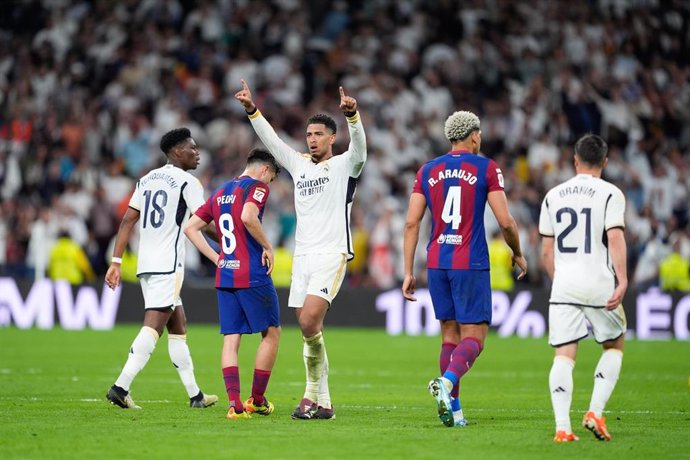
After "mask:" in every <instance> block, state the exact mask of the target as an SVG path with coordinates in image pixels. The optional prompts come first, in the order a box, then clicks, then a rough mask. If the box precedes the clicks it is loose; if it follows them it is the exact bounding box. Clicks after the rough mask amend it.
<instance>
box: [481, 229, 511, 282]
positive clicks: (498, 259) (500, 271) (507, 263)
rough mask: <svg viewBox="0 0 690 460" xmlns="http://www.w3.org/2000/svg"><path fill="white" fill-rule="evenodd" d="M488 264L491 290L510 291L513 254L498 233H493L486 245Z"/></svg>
mask: <svg viewBox="0 0 690 460" xmlns="http://www.w3.org/2000/svg"><path fill="white" fill-rule="evenodd" d="M488 248H489V263H490V264H491V272H490V275H491V289H496V290H499V291H508V292H510V291H512V290H513V285H514V284H515V282H514V281H513V252H512V251H511V250H510V248H509V247H508V245H507V244H506V242H505V241H504V240H503V235H502V234H501V232H500V231H494V232H492V234H491V238H490V239H489V243H488Z"/></svg>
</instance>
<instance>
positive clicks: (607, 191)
mask: <svg viewBox="0 0 690 460" xmlns="http://www.w3.org/2000/svg"><path fill="white" fill-rule="evenodd" d="M624 214H625V197H624V196H623V193H622V192H621V191H620V189H618V187H616V186H615V185H613V184H610V183H609V182H606V181H605V180H603V179H600V178H596V177H593V176H591V175H588V174H578V175H577V176H575V177H573V178H572V179H570V180H567V181H565V182H563V183H562V184H560V185H557V186H556V187H554V188H552V189H551V190H550V191H549V192H548V193H547V194H546V197H545V198H544V201H543V202H542V205H541V214H540V216H539V233H540V234H541V235H543V236H552V237H553V238H554V267H555V271H554V279H553V286H552V288H551V300H550V302H551V303H552V304H553V303H563V304H570V305H580V306H591V307H604V306H606V301H607V300H608V299H609V298H610V297H611V293H612V292H613V290H614V288H615V284H616V281H615V273H614V270H613V263H612V261H611V257H610V255H609V251H608V239H607V235H606V231H607V230H610V229H612V228H616V227H620V228H625V223H624V219H623V215H624Z"/></svg>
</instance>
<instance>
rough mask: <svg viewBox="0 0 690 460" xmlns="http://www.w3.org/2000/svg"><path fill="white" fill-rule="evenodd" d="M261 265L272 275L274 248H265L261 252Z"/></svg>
mask: <svg viewBox="0 0 690 460" xmlns="http://www.w3.org/2000/svg"><path fill="white" fill-rule="evenodd" d="M261 265H263V266H264V267H266V268H267V270H266V274H267V275H270V274H271V272H272V271H273V249H265V248H264V250H263V252H262V253H261Z"/></svg>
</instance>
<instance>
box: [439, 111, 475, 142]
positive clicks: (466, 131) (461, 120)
mask: <svg viewBox="0 0 690 460" xmlns="http://www.w3.org/2000/svg"><path fill="white" fill-rule="evenodd" d="M478 129H479V117H478V116H476V115H475V114H473V113H472V112H468V111H466V110H461V111H458V112H455V113H454V114H453V115H451V116H449V117H448V118H446V124H445V126H444V129H443V131H444V132H445V134H446V139H448V140H449V141H450V142H451V143H453V142H457V141H464V140H465V139H467V136H469V135H470V134H471V133H472V131H476V130H478Z"/></svg>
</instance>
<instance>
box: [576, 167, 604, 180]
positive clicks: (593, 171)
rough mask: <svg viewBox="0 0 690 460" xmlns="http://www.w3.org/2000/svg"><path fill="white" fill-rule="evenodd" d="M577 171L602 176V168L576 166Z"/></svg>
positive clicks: (597, 176)
mask: <svg viewBox="0 0 690 460" xmlns="http://www.w3.org/2000/svg"><path fill="white" fill-rule="evenodd" d="M575 173H577V174H586V175H588V176H593V177H596V178H601V169H598V168H576V169H575Z"/></svg>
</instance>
